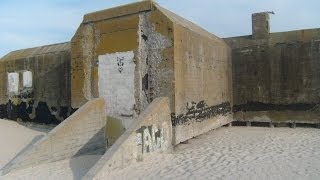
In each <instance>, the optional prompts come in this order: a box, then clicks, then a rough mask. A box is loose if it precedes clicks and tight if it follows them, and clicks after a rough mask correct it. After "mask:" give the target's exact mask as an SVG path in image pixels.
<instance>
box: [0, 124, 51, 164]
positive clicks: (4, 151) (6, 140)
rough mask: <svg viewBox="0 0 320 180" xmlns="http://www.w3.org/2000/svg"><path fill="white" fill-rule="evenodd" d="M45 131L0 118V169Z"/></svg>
mask: <svg viewBox="0 0 320 180" xmlns="http://www.w3.org/2000/svg"><path fill="white" fill-rule="evenodd" d="M44 134H45V132H43V131H39V130H33V129H31V128H28V127H25V126H22V125H20V124H18V123H16V122H14V121H8V120H3V119H0V142H1V148H0V169H1V167H3V166H4V165H5V164H6V163H8V162H9V161H10V160H11V159H12V158H13V157H15V155H16V154H18V153H19V152H20V151H21V150H22V149H23V148H24V147H26V146H27V145H28V144H29V143H31V142H32V141H33V140H36V139H38V138H40V137H41V135H44Z"/></svg>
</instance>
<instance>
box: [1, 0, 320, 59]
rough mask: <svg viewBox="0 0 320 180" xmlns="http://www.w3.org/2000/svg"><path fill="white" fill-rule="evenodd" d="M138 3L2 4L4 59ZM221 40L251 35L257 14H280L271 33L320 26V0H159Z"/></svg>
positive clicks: (44, 0) (46, 0)
mask: <svg viewBox="0 0 320 180" xmlns="http://www.w3.org/2000/svg"><path fill="white" fill-rule="evenodd" d="M131 2H136V0H28V1H22V0H1V2H0V24H1V28H0V57H2V56H4V55H5V54H7V53H9V52H10V51H13V50H17V49H22V48H28V47H34V46H41V45H46V44H53V43H59V42H66V41H69V40H70V39H71V38H72V36H73V34H74V33H75V31H76V29H77V28H78V26H79V24H80V23H81V21H82V17H83V15H84V14H86V13H89V12H93V11H97V10H102V9H107V8H110V7H114V6H117V5H122V4H126V3H131ZM157 2H158V3H159V4H160V5H162V6H163V7H165V8H167V9H169V10H171V11H173V12H175V13H177V14H179V15H181V16H183V17H185V18H187V19H189V20H191V21H193V22H195V23H196V24H198V25H200V26H202V27H204V28H205V29H207V30H208V31H209V32H212V33H214V34H216V35H218V36H220V37H230V36H240V35H247V34H251V14H252V13H254V12H259V11H274V12H275V13H276V14H275V15H272V16H271V31H272V32H280V31H289V30H296V29H306V28H320V10H319V9H320V1H319V0H307V1H302V0H183V1H182V0H157Z"/></svg>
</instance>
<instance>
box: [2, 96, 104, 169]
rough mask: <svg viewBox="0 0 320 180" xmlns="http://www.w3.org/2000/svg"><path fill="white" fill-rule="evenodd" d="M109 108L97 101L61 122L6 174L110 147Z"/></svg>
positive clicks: (23, 155) (12, 162)
mask: <svg viewBox="0 0 320 180" xmlns="http://www.w3.org/2000/svg"><path fill="white" fill-rule="evenodd" d="M105 109H106V105H105V101H104V100H103V99H95V100H92V101H90V102H88V103H86V104H85V105H84V106H82V107H81V108H80V109H78V110H77V111H76V112H75V113H74V114H72V115H71V116H70V117H69V118H68V119H66V120H65V121H63V122H62V123H60V124H59V125H58V126H57V127H56V128H54V129H53V130H52V131H50V132H49V133H48V134H47V135H46V136H44V137H43V138H41V139H40V140H39V141H37V142H35V143H34V144H32V145H31V146H29V147H27V148H26V149H25V150H24V151H23V152H20V153H19V154H18V155H17V156H16V157H15V158H14V159H13V160H11V162H9V163H8V164H7V165H6V166H4V167H3V168H2V169H1V171H2V172H3V173H4V174H7V173H8V172H10V171H12V170H17V169H22V168H26V167H30V166H34V165H39V164H42V163H49V162H54V161H58V160H63V159H66V158H71V157H73V156H78V155H82V154H86V153H89V152H92V151H95V150H97V149H105V148H106V139H105V125H106V112H105Z"/></svg>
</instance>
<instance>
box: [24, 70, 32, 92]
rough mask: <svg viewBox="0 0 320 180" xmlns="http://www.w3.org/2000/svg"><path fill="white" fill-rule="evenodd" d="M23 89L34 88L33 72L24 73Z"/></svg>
mask: <svg viewBox="0 0 320 180" xmlns="http://www.w3.org/2000/svg"><path fill="white" fill-rule="evenodd" d="M23 87H26V88H31V87H32V72H31V71H25V72H23Z"/></svg>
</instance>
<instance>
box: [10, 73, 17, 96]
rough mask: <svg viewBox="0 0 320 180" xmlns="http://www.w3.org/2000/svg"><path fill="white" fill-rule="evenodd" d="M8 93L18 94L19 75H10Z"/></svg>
mask: <svg viewBox="0 0 320 180" xmlns="http://www.w3.org/2000/svg"><path fill="white" fill-rule="evenodd" d="M8 92H9V93H14V94H18V92H19V73H8Z"/></svg>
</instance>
